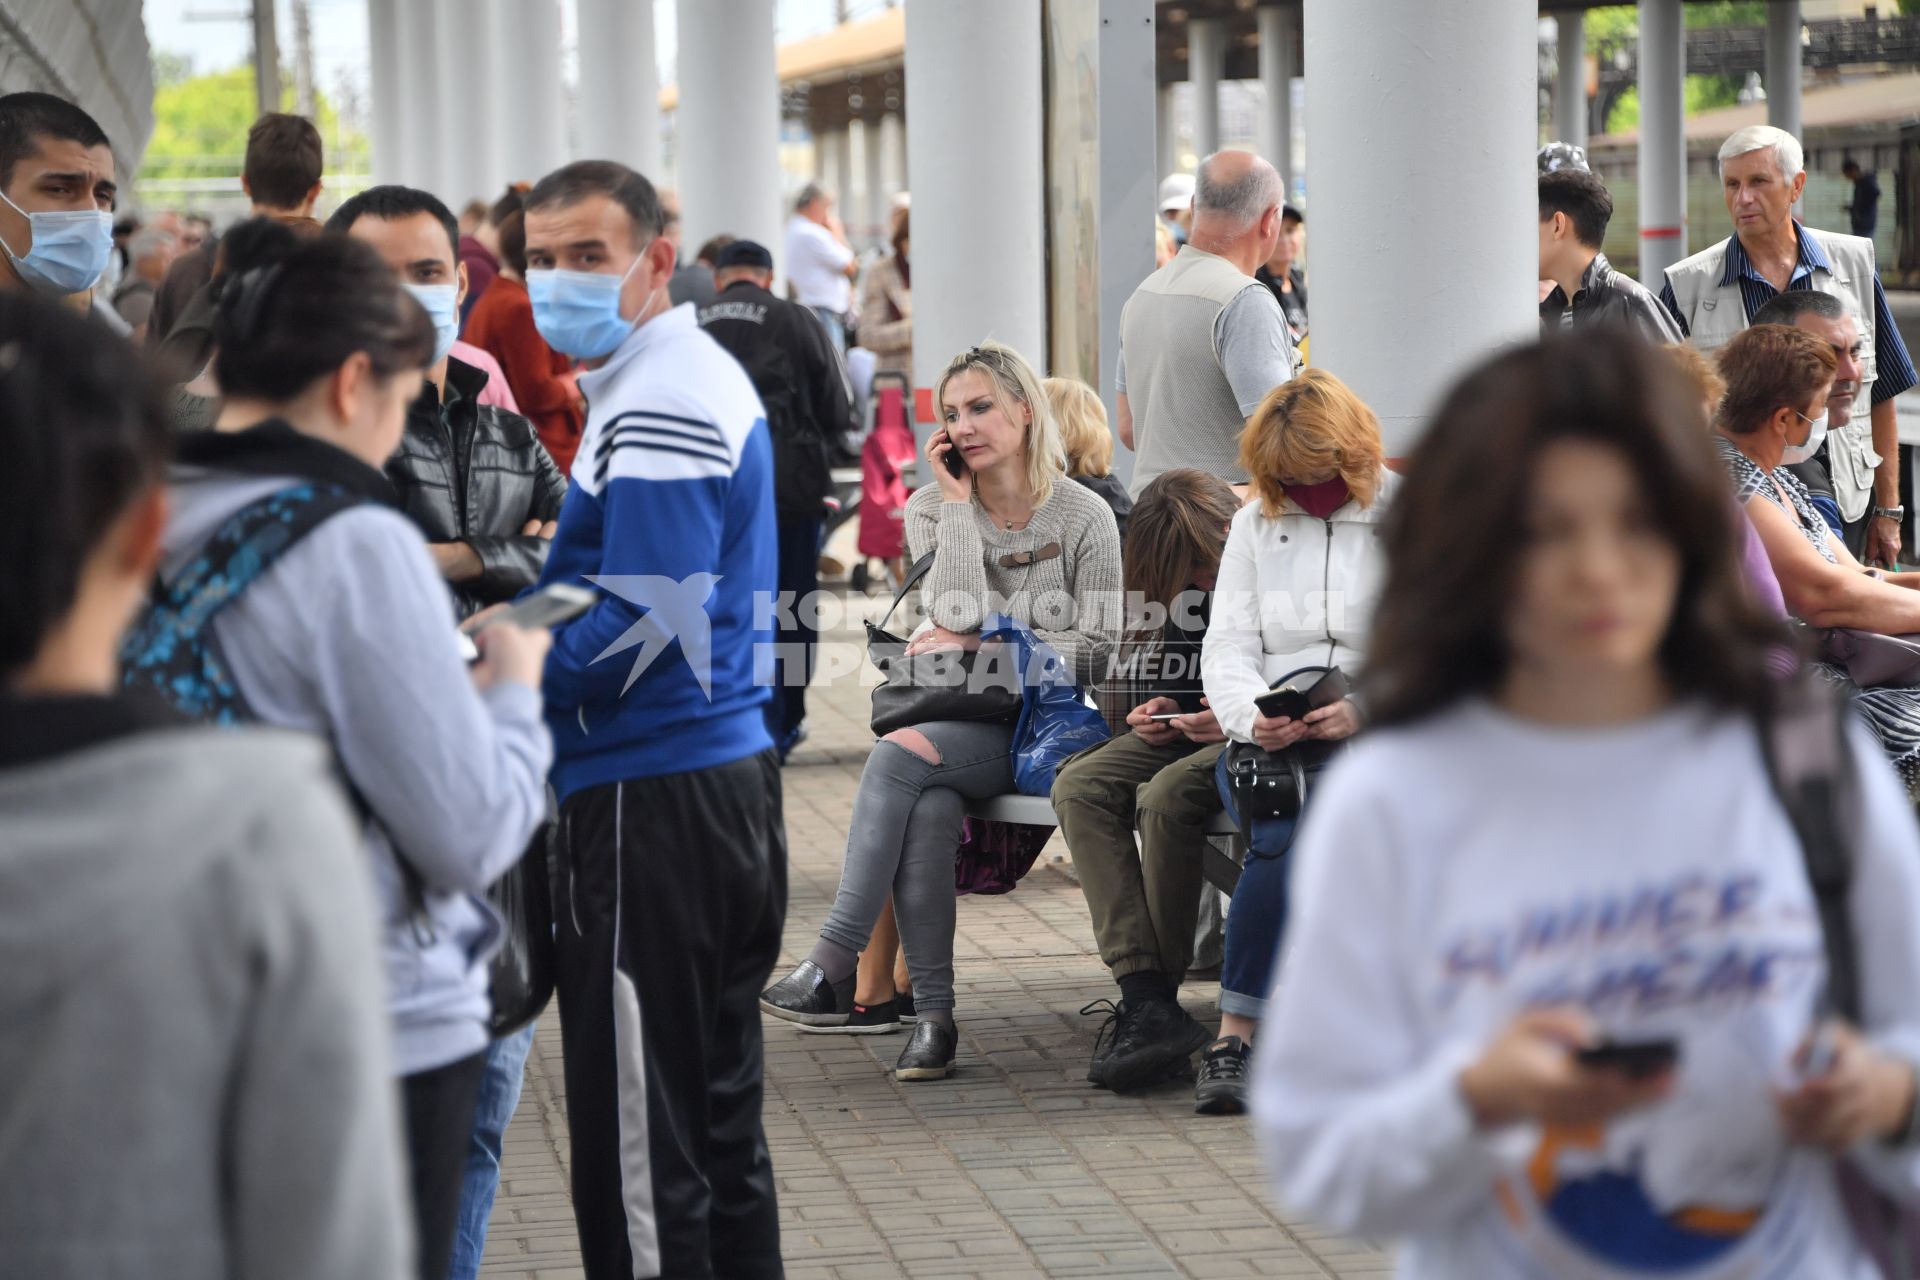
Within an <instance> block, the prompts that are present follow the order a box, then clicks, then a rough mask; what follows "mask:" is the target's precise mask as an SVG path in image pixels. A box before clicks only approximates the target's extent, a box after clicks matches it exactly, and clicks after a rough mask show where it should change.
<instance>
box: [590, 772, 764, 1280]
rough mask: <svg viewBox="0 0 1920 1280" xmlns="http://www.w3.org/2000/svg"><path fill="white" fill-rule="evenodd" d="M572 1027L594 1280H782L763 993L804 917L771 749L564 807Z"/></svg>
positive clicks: (595, 792) (605, 790) (607, 789)
mask: <svg viewBox="0 0 1920 1280" xmlns="http://www.w3.org/2000/svg"><path fill="white" fill-rule="evenodd" d="M560 849H561V853H560V858H559V864H560V865H559V868H558V875H559V878H560V881H561V892H560V893H559V894H558V895H557V896H556V901H555V910H554V914H555V916H556V918H557V923H558V926H559V927H558V934H559V960H560V963H559V981H558V987H559V993H560V1018H561V1035H562V1039H563V1041H564V1045H565V1050H566V1074H567V1123H568V1127H569V1128H570V1130H571V1132H572V1137H573V1211H574V1217H575V1219H576V1221H577V1222H578V1224H579V1228H580V1248H581V1252H582V1254H583V1255H584V1258H585V1263H586V1274H587V1277H588V1280H630V1278H633V1277H650V1276H672V1277H681V1276H686V1277H705V1276H721V1277H727V1278H728V1280H735V1278H740V1280H755V1278H757V1277H763V1276H780V1275H781V1274H783V1273H782V1269H781V1264H780V1225H779V1215H778V1210H777V1208H776V1205H775V1202H774V1185H773V1165H772V1162H771V1161H770V1160H769V1158H768V1155H767V1139H766V1133H765V1131H764V1130H763V1129H762V1127H761V1123H760V1093H761V1049H760V1007H759V999H760V992H761V990H762V989H763V988H764V987H765V985H766V983H767V979H768V977H769V976H770V974H771V972H772V969H773V964H774V961H775V960H776V959H777V958H778V956H779V951H780V929H781V925H782V923H783V922H784V920H785V917H786V910H787V845H786V829H785V826H784V823H783V821H782V818H781V806H780V769H779V764H778V762H777V760H776V758H775V757H774V754H773V753H772V752H770V751H769V752H766V753H763V754H761V755H758V756H752V757H749V758H747V759H745V760H738V761H735V762H734V763H732V764H726V765H720V766H717V767H715V768H712V769H704V770H701V771H699V772H697V773H681V774H671V775H668V776H665V777H658V778H639V779H635V780H633V781H630V782H623V783H617V784H614V785H610V786H604V787H595V788H593V789H591V790H587V791H581V792H577V793H575V794H574V795H572V796H569V797H568V798H567V800H566V801H565V802H564V803H563V804H562V805H561V806H560Z"/></svg>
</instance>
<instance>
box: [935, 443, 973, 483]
mask: <svg viewBox="0 0 1920 1280" xmlns="http://www.w3.org/2000/svg"><path fill="white" fill-rule="evenodd" d="M940 460H941V461H942V462H944V463H946V464H947V474H948V475H950V476H952V477H953V478H954V479H955V480H958V479H960V478H961V477H962V476H964V475H966V474H967V459H966V455H964V454H962V453H961V452H960V446H959V445H957V444H955V443H954V442H953V437H952V436H948V437H947V451H946V452H945V453H944V454H942V455H941V457H940Z"/></svg>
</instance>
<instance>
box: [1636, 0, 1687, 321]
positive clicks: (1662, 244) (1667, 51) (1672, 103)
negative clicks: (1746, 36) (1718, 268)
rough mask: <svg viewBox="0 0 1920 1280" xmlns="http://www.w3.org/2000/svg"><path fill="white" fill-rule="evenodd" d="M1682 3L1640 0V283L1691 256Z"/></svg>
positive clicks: (1655, 284) (1657, 281) (1654, 283)
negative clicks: (1689, 250)
mask: <svg viewBox="0 0 1920 1280" xmlns="http://www.w3.org/2000/svg"><path fill="white" fill-rule="evenodd" d="M1685 38H1686V33H1685V32H1684V31H1682V30H1681V24H1680V0H1640V280H1641V282H1642V283H1643V284H1645V285H1646V286H1647V287H1648V288H1649V289H1652V290H1653V291H1654V292H1655V293H1658V292H1660V287H1661V284H1662V283H1663V282H1664V278H1665V272H1666V269H1667V268H1668V267H1670V266H1672V265H1673V264H1674V263H1676V262H1678V261H1680V259H1682V258H1684V257H1686V256H1687V142H1686V135H1685V129H1686V114H1685V110H1686V106H1685V104H1686V48H1685V45H1684V44H1683V43H1682V41H1683V40H1684V39H1685Z"/></svg>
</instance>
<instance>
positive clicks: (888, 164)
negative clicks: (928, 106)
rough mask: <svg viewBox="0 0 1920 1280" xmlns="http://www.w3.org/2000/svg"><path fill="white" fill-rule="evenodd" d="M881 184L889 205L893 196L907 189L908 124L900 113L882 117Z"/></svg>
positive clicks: (889, 206) (888, 205)
mask: <svg viewBox="0 0 1920 1280" xmlns="http://www.w3.org/2000/svg"><path fill="white" fill-rule="evenodd" d="M879 151H880V186H881V189H882V190H884V191H885V192H886V193H887V194H886V197H885V199H886V201H887V207H888V209H889V210H891V209H892V207H893V197H894V196H896V195H898V194H899V193H900V192H902V191H905V190H907V124H906V121H904V120H902V119H901V118H900V116H899V114H898V113H893V114H889V115H884V116H881V117H880V147H879Z"/></svg>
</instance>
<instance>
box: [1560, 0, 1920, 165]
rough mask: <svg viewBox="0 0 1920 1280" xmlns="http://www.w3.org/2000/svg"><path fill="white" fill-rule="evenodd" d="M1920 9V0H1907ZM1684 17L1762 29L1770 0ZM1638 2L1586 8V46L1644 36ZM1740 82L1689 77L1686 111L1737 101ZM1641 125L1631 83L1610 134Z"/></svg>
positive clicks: (1733, 3) (1705, 8)
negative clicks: (1768, 0) (1641, 32)
mask: <svg viewBox="0 0 1920 1280" xmlns="http://www.w3.org/2000/svg"><path fill="white" fill-rule="evenodd" d="M1903 3H1908V4H1913V5H1914V6H1915V7H1916V8H1920V0H1903ZM1680 13H1681V18H1682V21H1684V22H1685V23H1686V25H1687V26H1688V27H1708V28H1711V27H1761V26H1765V25H1766V22H1767V5H1766V0H1714V3H1712V4H1686V5H1682V6H1681V7H1680ZM1639 15H1640V9H1639V6H1638V5H1631V4H1621V5H1609V6H1607V7H1606V8H1601V9H1589V10H1587V47H1588V48H1589V49H1592V50H1594V51H1595V52H1596V53H1599V54H1601V55H1602V56H1605V54H1606V52H1607V51H1608V50H1611V49H1615V48H1618V47H1620V46H1621V45H1625V44H1631V43H1632V42H1633V41H1635V40H1637V39H1639V37H1640V16H1639ZM1740 85H1741V80H1740V78H1739V77H1737V76H1688V77H1687V82H1686V113H1687V114H1688V115H1689V116H1694V115H1699V114H1700V113H1701V112H1702V111H1714V110H1718V109H1719V108H1721V107H1730V106H1732V105H1733V104H1734V103H1735V102H1738V101H1739V95H1740ZM1639 127H1640V88H1639V86H1638V85H1634V86H1630V87H1629V88H1628V89H1627V90H1626V91H1625V92H1624V93H1622V94H1621V95H1620V97H1619V99H1618V100H1616V101H1615V102H1614V104H1613V110H1612V111H1611V112H1610V113H1608V115H1607V127H1606V130H1605V131H1606V132H1607V133H1620V132H1624V131H1626V130H1629V129H1637V128H1639Z"/></svg>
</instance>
